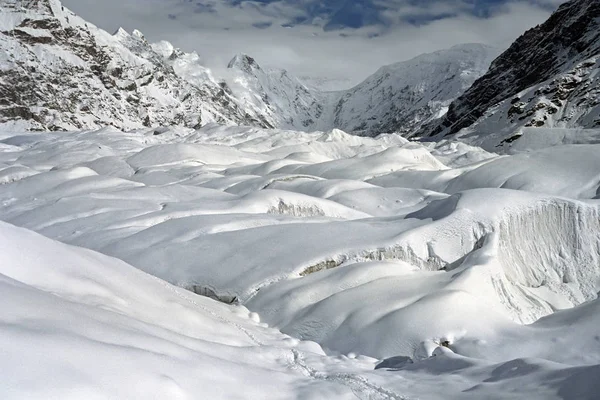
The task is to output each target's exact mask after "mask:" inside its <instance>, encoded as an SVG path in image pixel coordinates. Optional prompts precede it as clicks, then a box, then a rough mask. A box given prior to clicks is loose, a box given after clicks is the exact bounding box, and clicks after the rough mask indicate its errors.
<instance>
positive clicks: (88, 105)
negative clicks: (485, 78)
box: [0, 0, 496, 136]
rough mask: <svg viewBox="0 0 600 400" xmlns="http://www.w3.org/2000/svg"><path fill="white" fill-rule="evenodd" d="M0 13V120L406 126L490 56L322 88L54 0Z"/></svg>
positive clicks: (123, 126) (423, 117) (415, 65)
mask: <svg viewBox="0 0 600 400" xmlns="http://www.w3.org/2000/svg"><path fill="white" fill-rule="evenodd" d="M0 14H1V15H2V16H3V17H2V18H0V125H2V126H3V129H17V128H18V129H28V130H79V129H97V128H100V127H103V126H107V125H112V126H114V127H116V128H118V129H120V130H130V129H138V128H143V127H156V126H163V125H182V126H186V127H191V128H198V127H201V126H203V125H206V124H207V123H211V122H217V123H221V124H233V125H250V126H258V127H263V128H284V129H295V130H302V131H314V130H331V129H333V128H341V129H343V130H345V131H347V132H351V133H357V134H361V135H367V136H376V135H377V134H380V133H388V132H400V133H402V134H406V135H410V134H412V133H413V132H414V131H416V130H418V129H419V128H421V126H422V125H423V124H425V123H429V122H430V121H432V120H434V119H436V118H439V117H441V116H443V115H444V113H445V112H446V110H447V107H448V105H449V104H450V102H451V101H452V100H454V99H455V98H457V97H458V96H459V95H460V94H462V93H463V92H464V90H466V89H467V88H468V87H469V86H470V85H471V84H472V83H473V82H474V81H475V79H477V78H478V77H479V76H481V75H482V74H483V73H484V72H485V70H486V69H487V67H488V65H489V63H490V62H491V59H492V57H493V56H494V55H495V54H496V51H495V50H494V49H492V48H489V47H486V46H483V45H478V44H469V45H460V46H456V47H453V48H451V49H448V50H443V51H438V52H435V53H431V54H425V55H422V56H419V57H417V58H415V59H412V60H409V61H406V62H401V63H397V64H393V65H389V66H386V67H383V68H381V69H380V70H379V71H377V72H376V73H375V74H374V75H373V76H371V77H369V78H367V79H366V80H365V81H364V82H362V83H361V84H359V85H357V86H356V87H354V88H352V89H349V90H345V91H337V92H330V91H326V90H325V89H321V88H320V87H313V86H311V85H310V84H307V83H304V82H303V81H302V80H301V79H299V78H297V77H294V76H293V75H292V74H290V73H289V72H287V71H285V70H281V69H276V68H267V67H261V66H260V65H259V64H258V62H257V61H256V60H255V59H253V58H252V57H250V56H247V55H244V54H241V55H237V56H235V57H234V58H233V59H232V60H231V62H230V63H229V65H228V73H227V76H226V77H225V79H224V80H217V79H215V77H213V76H212V74H211V71H210V70H209V69H208V68H206V67H205V66H204V63H203V61H202V59H201V57H200V56H199V55H198V54H197V53H185V52H183V51H181V50H179V49H176V48H175V47H174V46H173V45H172V44H170V43H168V42H164V41H163V42H159V43H155V44H150V43H149V42H148V41H147V40H146V39H145V37H144V35H143V34H142V33H141V32H139V31H133V32H132V33H131V34H130V33H128V32H126V31H125V30H123V29H119V30H118V31H117V32H116V33H114V34H113V35H111V34H109V33H107V32H105V31H103V30H101V29H99V28H97V27H95V26H94V25H92V24H90V23H88V22H86V21H84V20H83V19H81V18H79V17H77V16H76V15H75V14H73V13H72V12H71V11H69V10H68V9H66V8H64V7H63V6H62V5H61V3H60V2H59V0H20V1H19V2H17V1H14V0H11V1H5V2H3V3H1V5H0ZM316 86H320V85H316Z"/></svg>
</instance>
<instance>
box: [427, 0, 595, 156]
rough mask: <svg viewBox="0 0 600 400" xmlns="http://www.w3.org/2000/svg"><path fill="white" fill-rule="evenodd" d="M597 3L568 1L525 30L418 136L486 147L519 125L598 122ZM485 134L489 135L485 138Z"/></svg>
mask: <svg viewBox="0 0 600 400" xmlns="http://www.w3.org/2000/svg"><path fill="white" fill-rule="evenodd" d="M599 58H600V3H599V2H598V1H596V0H573V1H570V2H568V3H565V4H563V5H562V6H560V7H559V9H558V10H557V11H556V12H555V13H554V14H553V15H552V16H551V17H550V19H548V21H546V22H545V23H543V24H542V25H539V26H537V27H535V28H533V29H531V30H529V31H527V32H526V33H525V34H523V35H522V36H521V37H520V38H519V39H517V40H516V41H515V43H514V44H513V45H512V46H511V47H510V48H509V49H508V50H507V51H506V52H504V53H503V54H502V55H501V56H500V57H498V58H497V59H496V60H495V61H494V62H493V63H492V65H491V67H490V70H489V71H488V72H487V73H486V74H485V75H484V76H482V77H481V78H480V79H479V80H477V81H476V82H475V83H474V84H473V86H472V87H471V88H470V89H469V90H467V91H466V92H465V93H464V94H463V95H462V96H461V97H459V98H458V99H457V100H456V101H455V102H453V103H452V104H451V106H450V108H449V111H448V113H447V114H446V115H445V117H444V118H443V119H442V120H440V121H439V122H435V123H433V124H430V125H429V126H426V127H425V128H424V129H422V130H421V131H420V132H419V134H420V135H423V136H435V135H441V136H447V135H451V134H455V133H457V132H459V131H460V130H461V129H463V128H467V129H465V130H464V131H463V132H462V133H461V136H462V137H465V138H467V139H470V140H472V141H474V142H476V143H478V144H485V145H486V147H495V146H504V145H506V144H510V143H511V142H512V141H515V140H518V138H519V137H520V135H521V131H522V129H521V128H523V127H548V128H574V127H577V128H582V127H583V128H593V127H598V126H600V118H599V117H600V107H599V104H600V95H599V94H600V93H599V91H600V85H599V83H598V73H599V71H600V65H599V63H598V59H599ZM490 135H491V136H490Z"/></svg>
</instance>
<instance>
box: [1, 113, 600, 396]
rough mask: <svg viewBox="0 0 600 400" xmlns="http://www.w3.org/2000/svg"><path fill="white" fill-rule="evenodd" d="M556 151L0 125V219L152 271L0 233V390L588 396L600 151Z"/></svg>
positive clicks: (241, 131) (598, 264)
mask: <svg viewBox="0 0 600 400" xmlns="http://www.w3.org/2000/svg"><path fill="white" fill-rule="evenodd" d="M156 133H160V134H158V135H157V134H156ZM554 137H555V139H553V140H554V141H549V140H548V139H547V137H545V136H541V137H538V138H537V139H536V137H534V136H531V137H530V138H529V142H528V143H529V144H528V145H525V144H524V143H523V144H521V145H520V148H519V152H518V153H516V154H514V155H510V156H498V155H495V154H492V153H487V152H486V151H484V150H481V149H479V148H476V147H472V146H469V145H466V144H462V143H455V142H449V141H446V142H441V143H436V144H433V143H430V144H427V143H424V144H421V143H414V142H409V141H407V140H406V139H403V138H401V137H400V136H397V135H382V136H379V137H377V138H361V137H356V136H351V135H348V134H346V133H344V132H342V131H339V130H333V131H329V132H314V133H305V132H295V131H285V130H262V129H258V128H244V127H221V126H218V125H210V126H207V127H205V128H203V129H201V130H198V131H193V130H188V129H183V128H173V129H163V130H161V131H160V132H156V131H154V130H150V131H147V132H143V131H138V132H129V133H122V132H118V131H116V130H114V129H103V130H100V131H84V132H72V133H66V132H61V133H58V132H54V133H50V132H48V133H19V132H3V133H2V134H0V179H1V180H2V182H3V185H1V186H0V202H1V204H2V207H0V218H1V219H2V220H3V221H6V222H8V223H10V224H14V225H17V226H21V227H24V228H27V229H30V230H33V231H36V232H39V233H41V234H43V235H45V236H48V237H50V238H53V239H57V240H59V241H61V242H65V243H68V244H72V245H76V246H81V247H85V248H88V249H92V250H96V251H99V252H100V253H104V254H106V255H108V256H113V257H116V258H118V259H121V260H123V261H124V262H127V263H129V264H131V265H133V266H134V267H137V268H139V269H141V270H143V271H145V272H148V273H150V274H151V275H154V276H156V277H157V278H150V277H149V276H148V275H144V274H143V273H141V272H139V271H136V270H134V269H132V268H131V267H129V266H128V265H127V264H125V263H124V262H121V261H117V260H115V259H112V258H107V257H105V256H100V255H98V254H96V253H91V252H89V251H88V250H82V249H79V248H73V247H65V246H64V245H60V244H58V243H55V242H51V241H49V240H47V239H43V238H41V237H38V236H36V235H34V234H33V233H29V232H27V231H24V230H20V229H17V228H13V227H11V226H9V225H6V224H2V225H0V234H2V236H3V237H5V239H3V240H1V241H0V246H2V254H3V257H5V258H4V261H3V263H2V265H1V266H0V274H3V276H6V279H4V280H3V283H2V284H3V285H4V286H5V287H6V288H7V289H6V290H4V289H3V293H13V294H11V295H6V297H5V298H6V299H7V301H5V302H3V305H2V307H5V309H6V310H7V311H6V312H4V313H2V314H1V315H2V316H1V317H0V318H2V319H1V320H0V321H2V325H0V338H2V340H6V343H11V345H10V346H8V344H7V346H3V348H6V349H9V350H8V351H9V352H8V353H7V354H8V355H9V356H8V357H2V361H0V363H3V366H5V369H7V370H8V369H10V370H11V371H16V372H14V373H13V374H12V375H10V379H9V380H8V382H9V383H8V384H0V392H3V393H4V394H6V396H2V397H8V396H9V395H10V396H12V397H13V398H22V397H23V396H26V397H35V396H38V397H44V394H46V393H56V396H58V397H61V398H65V397H69V396H70V397H73V398H76V397H81V396H82V395H83V396H85V397H92V395H97V396H98V397H99V398H105V397H110V396H113V397H114V396H117V397H122V396H125V397H128V396H129V397H144V395H145V394H148V393H150V394H152V393H158V394H157V395H156V396H158V397H161V396H162V397H165V396H166V397H177V396H180V397H181V398H186V396H188V397H192V398H193V397H194V396H198V393H199V391H201V393H206V396H205V397H210V398H232V397H244V398H248V397H252V398H256V397H261V396H265V394H268V395H269V396H270V397H275V398H277V397H280V398H323V397H327V398H338V397H339V398H344V396H346V397H347V398H353V396H355V397H358V398H408V399H410V398H428V399H430V398H431V399H449V398H502V399H504V398H523V397H524V396H527V397H531V398H539V399H551V398H556V399H559V398H562V399H565V398H566V399H571V398H573V399H594V398H596V397H597V393H598V390H600V388H599V387H598V382H597V379H596V378H595V377H597V375H598V373H599V368H600V340H598V329H597V327H598V326H599V323H600V320H599V318H600V313H599V310H598V307H599V304H600V303H599V300H597V295H598V292H599V291H600V226H599V225H600V202H599V201H598V200H597V199H598V197H599V193H600V189H599V188H600V176H599V175H598V173H597V171H598V170H600V165H598V163H599V162H600V161H599V158H598V154H600V153H599V150H600V147H598V146H600V145H598V144H590V143H588V144H586V145H578V144H564V145H556V146H554V147H548V145H549V144H557V143H572V141H570V140H569V139H568V135H564V136H559V135H556V136H554ZM581 137H588V138H590V142H591V143H593V142H594V139H593V138H594V137H595V134H594V132H585V134H584V135H583V136H578V138H581ZM159 279H162V280H164V281H166V282H170V284H175V285H176V286H179V287H180V289H177V288H175V287H174V286H170V284H167V283H166V282H163V281H161V280H159ZM181 288H183V289H181ZM9 289H10V292H9ZM184 289H188V290H189V291H185V290H184ZM191 292H196V293H197V294H200V295H202V296H196V295H194V294H193V293H191ZM26 293H27V294H26ZM29 293H34V294H29ZM209 298H213V299H217V300H219V301H220V303H218V302H215V301H213V300H211V299H209ZM23 299H28V300H27V302H24V301H23ZM223 303H228V304H223ZM9 311H10V312H9ZM251 312H252V314H250V313H251ZM254 313H256V314H254ZM259 320H260V321H261V323H257V322H256V321H259ZM264 323H266V324H268V325H269V326H270V327H272V328H274V329H272V328H267V327H266V325H261V324H264ZM90 326H93V327H95V328H94V329H92V328H90ZM23 330H25V331H27V332H28V335H27V336H26V335H23V334H20V333H15V332H21V331H23ZM96 332H100V333H96ZM102 332H106V334H104V333H102ZM280 332H283V333H280ZM286 335H290V336H291V337H294V338H295V339H292V338H290V337H288V336H286ZM74 338H75V339H74ZM74 340H76V341H75V343H77V346H79V347H76V348H75V350H74V349H73V343H72V342H73V341H74ZM301 340H307V341H308V342H302V341H301ZM15 343H17V344H18V345H15ZM215 343H219V345H215ZM316 343H318V345H317V344H316ZM442 344H444V345H442ZM320 346H322V348H321V347H320ZM40 349H51V350H47V351H50V353H44V354H46V355H45V356H44V357H43V358H42V361H40V360H39V357H36V356H35V355H36V354H38V352H40V351H41V350H40ZM3 351H4V350H3ZM324 353H327V354H328V356H325V355H324ZM19 354H24V355H25V356H26V357H28V358H22V357H25V356H21V358H18V357H19V356H18V355H19ZM81 354H84V355H85V357H82V356H81ZM357 354H358V355H361V356H359V357H358V358H356V355H357ZM34 357H35V361H34ZM369 357H374V358H375V359H372V358H369ZM90 359H94V360H95V363H92V362H91V361H90V362H89V363H88V362H86V360H90ZM121 359H124V360H127V361H126V363H127V364H126V365H125V366H124V367H123V366H119V367H117V366H116V365H115V363H116V361H115V360H121ZM384 359H385V361H384V362H383V364H380V365H379V367H383V368H377V369H375V370H374V367H375V366H376V365H378V364H377V363H378V362H379V361H380V360H384ZM409 359H410V360H409ZM23 360H25V361H23ZM123 362H125V361H123ZM74 363H75V364H74ZM73 365H75V367H73ZM16 366H20V367H19V368H21V369H15V368H16ZM92 366H93V367H92ZM48 371H56V372H53V373H49V372H48ZM65 371H66V372H65ZM73 371H77V372H73ZM115 371H118V372H115ZM123 371H125V373H124V372H123ZM159 371H160V372H159ZM129 373H131V374H134V375H127V374H129ZM44 374H45V375H44ZM53 375H57V378H56V379H55V380H51V381H48V379H46V378H45V379H42V377H48V376H53ZM36 378H37V379H36ZM131 381H136V382H138V381H139V382H141V381H143V382H149V383H148V384H147V386H144V387H141V388H140V387H139V386H136V385H131V383H130V382H131ZM263 381H264V382H265V383H264V384H263V383H262V382H263ZM33 382H38V384H37V385H34V384H33ZM69 382H71V385H70V386H69ZM74 382H75V383H74ZM232 382H239V384H237V383H236V384H235V385H233V384H232ZM74 385H75V386H74ZM73 387H75V389H72V388H73ZM78 388H79V389H78ZM200 388H202V389H200ZM69 390H73V391H69ZM77 390H81V391H79V392H78V391H77ZM168 391H170V392H168ZM159 394H160V395H159Z"/></svg>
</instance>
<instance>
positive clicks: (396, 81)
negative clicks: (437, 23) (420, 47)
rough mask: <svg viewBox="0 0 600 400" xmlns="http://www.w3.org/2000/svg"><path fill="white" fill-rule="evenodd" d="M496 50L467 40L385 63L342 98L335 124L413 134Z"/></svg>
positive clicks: (479, 71)
mask: <svg viewBox="0 0 600 400" xmlns="http://www.w3.org/2000/svg"><path fill="white" fill-rule="evenodd" d="M498 52H499V51H498V50H497V49H495V48H493V47H489V46H485V45H482V44H463V45H458V46H454V47H452V48H450V49H447V50H440V51H436V52H434V53H429V54H423V55H420V56H418V57H415V58H413V59H411V60H408V61H404V62H399V63H396V64H391V65H387V66H384V67H382V68H380V69H379V70H378V71H377V72H376V73H375V74H373V75H372V76H370V77H369V78H367V79H366V80H365V81H364V82H362V83H360V84H359V85H358V86H356V87H354V88H352V89H350V90H348V91H347V92H345V93H344V94H343V95H342V96H341V97H340V99H339V101H338V102H337V104H336V105H335V121H334V125H335V126H336V127H339V128H341V129H344V130H346V131H350V132H356V131H360V132H363V133H365V134H369V135H373V134H377V133H382V132H401V133H403V134H407V135H410V134H411V133H412V132H414V131H415V130H417V129H419V128H420V127H421V126H422V125H423V124H425V123H427V122H429V121H432V120H435V119H436V118H439V117H441V116H443V115H444V114H445V112H446V110H447V108H448V105H449V104H450V102H451V101H452V100H454V99H455V98H457V97H458V96H459V95H460V94H462V93H463V92H464V91H465V90H466V89H467V88H468V87H469V86H471V84H472V83H473V82H474V81H475V80H476V79H477V78H479V77H480V76H481V75H483V74H484V73H485V71H486V70H487V68H488V66H489V65H490V63H491V61H492V60H493V58H494V57H495V56H496V55H497V54H498Z"/></svg>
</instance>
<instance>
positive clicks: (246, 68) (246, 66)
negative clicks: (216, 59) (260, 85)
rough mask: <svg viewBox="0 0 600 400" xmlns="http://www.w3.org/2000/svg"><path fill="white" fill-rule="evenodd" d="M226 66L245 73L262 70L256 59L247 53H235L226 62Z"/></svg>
mask: <svg viewBox="0 0 600 400" xmlns="http://www.w3.org/2000/svg"><path fill="white" fill-rule="evenodd" d="M227 68H229V69H237V70H239V71H243V72H245V73H247V74H254V73H256V72H257V71H261V70H262V69H261V68H260V65H258V63H257V62H256V60H255V59H254V58H252V57H250V56H249V55H247V54H236V55H235V56H234V57H233V58H232V59H231V61H229V64H227Z"/></svg>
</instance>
